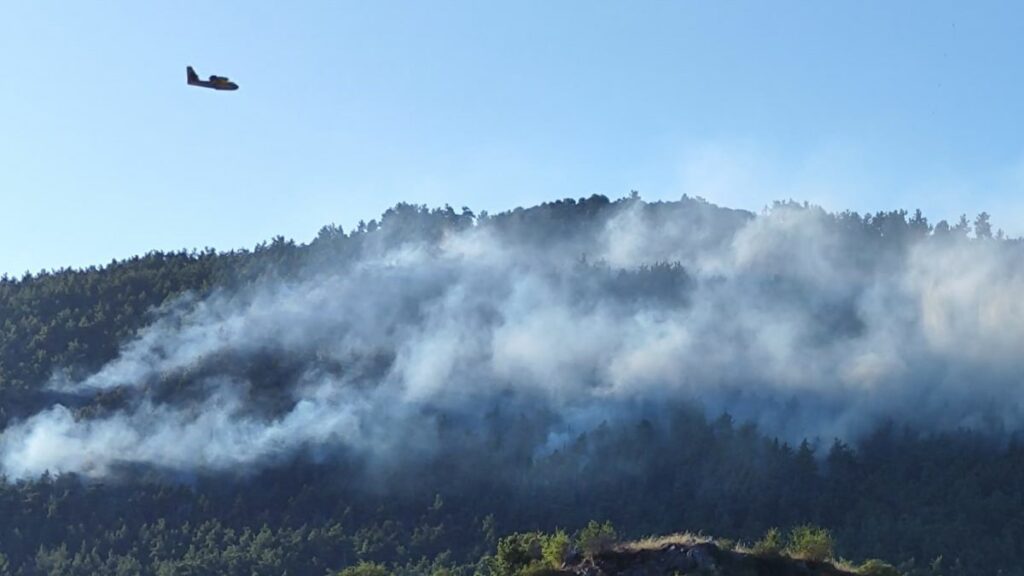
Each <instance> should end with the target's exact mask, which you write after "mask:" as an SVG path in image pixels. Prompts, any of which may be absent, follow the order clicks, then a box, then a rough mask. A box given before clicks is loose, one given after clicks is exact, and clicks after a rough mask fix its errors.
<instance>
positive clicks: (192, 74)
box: [185, 66, 199, 84]
mask: <svg viewBox="0 0 1024 576" xmlns="http://www.w3.org/2000/svg"><path fill="white" fill-rule="evenodd" d="M185 70H186V72H187V73H188V83H189V84H191V83H193V82H198V81H199V74H196V71H195V70H193V69H192V67H191V66H188V67H187V68H186V69H185Z"/></svg>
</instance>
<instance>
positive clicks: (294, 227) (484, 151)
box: [0, 0, 1024, 274]
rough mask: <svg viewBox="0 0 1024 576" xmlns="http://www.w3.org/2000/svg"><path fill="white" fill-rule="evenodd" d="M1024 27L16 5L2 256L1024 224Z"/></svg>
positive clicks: (854, 17) (492, 5)
mask: <svg viewBox="0 0 1024 576" xmlns="http://www.w3.org/2000/svg"><path fill="white" fill-rule="evenodd" d="M1022 39H1024V8H1021V5H1020V4H1018V3H1011V2H1006V3H1002V4H995V3H982V2H971V3H967V2H961V3H956V4H954V3H952V2H940V1H935V2H898V3H894V2H881V1H872V2H864V1H857V2H853V1H848V2H838V1H837V2H811V1H804V2H786V1H772V2H760V1H757V2H755V1H750V2H731V1H714V2H696V1H692V2H690V1H681V0H679V1H648V2H642V1H637V2H626V1H621V0H616V1H599V0H585V1H569V0H559V1H551V0H516V1H514V2H480V1H476V0H472V1H469V0H467V1H460V2H453V1H448V0H430V1H427V2H424V1H411V0H410V1H404V2H397V1H380V2H377V1H373V2H369V1H362V2H348V1H341V0H332V1H326V0H325V1H319V2H314V1H302V2H279V1H270V0H245V1H241V0H239V1H218V2H211V1H209V0H176V1H174V2H139V1H137V0H136V1H128V0H125V1H119V2H115V1H102V0H101V1H96V2H65V1H63V0H61V1H59V2H58V1H56V0H32V1H28V0H25V1H15V2H8V3H5V4H3V5H2V6H0V64H2V70H3V81H2V83H0V194H2V204H0V242H2V246H3V247H4V248H3V250H0V272H8V273H11V274H20V273H22V272H24V271H25V270H31V271H37V270H39V269H41V268H47V269H50V268H56V267H61V266H75V267H79V266H84V265H88V264H93V263H95V264H103V263H106V262H109V261H110V259H111V258H123V257H126V256H129V255H132V254H138V253H143V252H146V251H147V250H150V249H165V250H172V249H179V248H192V247H196V248H202V247H204V246H212V247H214V248H217V249H230V248H237V247H250V248H251V247H252V246H253V245H254V244H256V243H257V242H259V241H261V240H267V239H270V238H271V237H272V236H274V235H276V234H282V235H284V236H286V237H289V238H294V239H295V240H296V241H299V242H306V241H309V240H310V239H311V238H312V237H314V236H315V234H316V232H317V230H318V229H319V228H320V226H322V225H324V224H327V223H330V222H334V223H337V224H341V225H342V226H344V227H345V228H346V229H348V228H350V227H351V226H352V225H353V224H355V223H356V222H358V221H359V220H360V219H365V220H370V219H371V218H376V217H379V215H380V213H381V212H383V211H384V210H385V209H387V208H388V207H389V206H392V205H394V204H395V203H396V202H399V201H403V200H404V201H409V202H415V203H424V204H428V205H431V206H435V205H436V206H441V205H443V204H445V203H449V204H451V205H452V206H454V207H455V208H456V209H458V208H460V207H462V206H464V205H465V206H469V207H471V208H473V209H474V210H477V211H479V210H481V209H486V210H489V211H491V212H495V211H499V210H503V209H509V208H514V207H515V206H520V205H523V206H525V205H530V204H535V203H538V202H541V201H544V200H551V199H556V198H564V197H580V196H588V195H590V194H594V193H600V194H606V195H608V196H611V197H613V198H614V197H619V196H623V195H626V194H628V193H629V190H631V189H637V190H639V191H640V193H641V195H642V196H643V197H644V198H645V199H648V200H655V199H676V198H679V197H680V196H681V195H682V194H684V193H688V194H690V195H702V196H704V197H706V198H708V199H709V200H711V201H713V202H716V203H721V204H726V205H729V206H733V207H743V208H748V209H753V210H759V209H760V208H761V207H762V206H764V205H765V204H767V203H770V202H771V200H774V199H783V198H788V197H792V198H794V199H798V200H804V199H806V200H809V201H812V202H818V203H821V204H823V205H824V206H826V207H827V208H829V209H846V208H849V209H853V210H857V211H860V212H864V211H867V210H870V211H875V210H880V209H895V208H906V209H909V210H912V209H913V208H916V207H920V208H921V209H923V210H924V211H925V213H926V214H928V215H929V216H931V218H932V221H933V222H934V221H936V220H937V219H939V218H949V219H952V218H955V217H956V216H957V215H959V213H961V212H966V213H968V215H969V216H971V217H973V215H974V214H976V213H977V212H979V211H981V210H987V211H989V212H990V213H991V214H993V221H994V224H995V225H996V226H997V227H1002V228H1004V229H1005V230H1006V231H1007V232H1010V233H1013V234H1014V235H1018V234H1024V202H1022V201H1021V200H1020V198H1021V195H1022V192H1024V142H1022V138H1021V128H1020V127H1021V121H1022V119H1024V114H1022V113H1024V80H1022V78H1024V65H1022V64H1024V62H1022V57H1024V49H1022V47H1024V44H1022ZM187 64H192V65H193V66H195V67H196V68H197V70H198V72H199V73H200V75H202V76H204V77H205V76H207V75H209V74H214V73H215V74H220V75H227V76H230V77H231V78H232V79H233V80H236V81H237V82H238V83H239V84H240V85H241V89H240V90H239V91H237V92H214V91H209V90H202V89H198V88H191V87H188V86H186V85H185V66H186V65H187Z"/></svg>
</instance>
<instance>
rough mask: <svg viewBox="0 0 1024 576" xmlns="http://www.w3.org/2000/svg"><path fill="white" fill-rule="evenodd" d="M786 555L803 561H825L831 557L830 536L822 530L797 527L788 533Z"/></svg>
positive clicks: (805, 526) (810, 527)
mask: <svg viewBox="0 0 1024 576" xmlns="http://www.w3.org/2000/svg"><path fill="white" fill-rule="evenodd" d="M786 553H787V554H789V555H790V556H792V557H794V558H802V559H805V560H818V561H823V560H827V559H829V558H831V557H832V535H831V534H829V532H828V530H825V529H824V528H818V527H815V526H810V525H804V526H797V527H796V528H793V530H792V531H791V532H790V533H789V544H788V545H787V546H786Z"/></svg>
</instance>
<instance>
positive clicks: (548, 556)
mask: <svg viewBox="0 0 1024 576" xmlns="http://www.w3.org/2000/svg"><path fill="white" fill-rule="evenodd" d="M541 549H542V553H543V555H544V561H545V562H546V563H547V564H548V565H549V566H551V567H552V568H560V567H561V566H562V564H563V563H564V562H565V559H566V557H567V556H568V554H569V535H568V534H566V533H565V531H563V530H558V531H556V532H555V533H554V534H552V535H551V536H548V537H547V538H546V539H545V540H544V543H543V544H542V545H541Z"/></svg>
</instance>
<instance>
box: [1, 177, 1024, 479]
mask: <svg viewBox="0 0 1024 576" xmlns="http://www.w3.org/2000/svg"><path fill="white" fill-rule="evenodd" d="M986 225H987V222H986V221H985V220H984V216H983V217H982V220H980V221H979V223H978V225H977V226H976V227H977V228H978V230H977V236H978V237H977V238H973V239H972V238H969V237H968V230H969V228H970V227H969V226H963V227H961V228H957V229H953V230H949V229H948V226H946V225H945V223H941V224H940V225H939V227H938V228H937V229H936V230H932V229H931V227H930V226H928V224H927V222H926V220H925V219H924V218H923V217H921V216H920V215H917V216H915V217H914V218H911V219H910V221H907V219H906V218H905V216H904V214H903V213H887V214H879V215H877V216H872V217H867V218H860V217H858V216H857V215H854V214H840V215H832V214H827V213H825V212H824V211H822V210H819V209H815V208H808V207H803V206H798V205H789V204H781V205H777V206H775V207H774V208H773V209H771V210H770V211H767V212H765V213H764V214H761V215H753V214H749V213H744V212H737V211H731V210H725V209H721V208H717V207H715V206H712V205H710V204H707V203H704V202H702V201H699V200H691V199H684V200H682V201H680V202H671V203H657V204H647V203H644V202H642V201H640V200H639V199H636V198H632V199H625V200H622V201H619V202H614V203H610V202H608V201H606V200H605V199H603V198H600V197H594V198H591V199H589V200H584V201H580V202H578V203H577V202H573V201H566V202H560V203H556V204H551V205H545V206H541V207H538V208H535V209H532V210H516V211H513V212H510V213H506V214H501V215H499V216H495V217H488V216H486V215H483V216H481V217H480V218H475V217H474V216H473V215H472V213H470V212H468V211H465V210H464V211H463V213H461V214H459V213H456V212H454V211H451V210H450V209H449V210H434V211H430V210H427V209H425V208H417V207H413V206H407V205H404V206H397V207H396V208H394V209H393V210H390V211H388V212H387V213H386V214H385V215H384V216H383V217H382V219H381V221H380V223H376V222H371V223H370V225H368V226H367V227H366V228H365V230H363V229H360V230H359V231H357V232H355V233H353V234H350V235H345V234H343V233H342V232H341V231H340V230H337V229H334V228H325V229H324V230H323V231H322V233H321V235H320V237H319V238H318V239H317V240H316V241H315V242H313V243H312V244H311V245H310V246H307V247H301V248H298V247H297V248H295V249H294V250H293V251H291V252H289V253H288V256H287V260H286V261H284V262H273V261H270V262H263V263H261V264H263V265H265V267H266V270H264V271H261V272H262V273H261V274H260V275H259V276H255V277H254V278H253V279H251V280H250V281H247V282H244V283H232V284H229V285H226V286H223V287H221V286H216V285H214V286H211V287H210V288H209V289H208V290H206V291H204V292H202V293H199V294H196V293H194V292H191V291H186V292H184V293H182V294H180V295H175V296H173V297H171V295H168V297H167V299H166V300H164V301H163V302H162V306H161V307H160V308H159V309H157V310H155V311H152V312H149V311H144V310H137V311H135V312H136V313H137V314H139V315H142V314H143V313H145V314H146V315H147V320H146V321H145V322H144V323H138V330H137V332H136V333H134V334H133V335H131V336H127V335H125V336H124V337H123V338H121V339H120V341H118V342H117V343H116V344H117V345H118V346H119V349H118V351H117V353H116V355H111V356H112V357H110V358H109V359H108V360H109V361H106V362H105V363H102V364H101V365H94V366H93V367H92V369H88V370H83V369H82V366H75V365H69V366H59V365H58V366H53V368H54V371H53V372H52V377H50V378H48V380H47V381H46V382H37V383H31V385H35V386H38V387H39V388H42V389H46V390H50V391H52V393H53V394H54V395H55V396H54V400H53V401H52V403H51V405H49V406H42V407H40V409H39V410H38V411H36V412H35V413H33V414H27V415H26V416H27V417H26V418H23V419H21V418H19V419H17V420H16V421H13V422H11V423H10V424H9V426H8V427H7V429H6V430H5V433H4V437H3V442H2V454H3V460H2V463H3V468H4V471H5V473H6V474H8V475H9V476H12V477H19V478H20V477H33V476H38V475H39V474H42V473H43V472H44V471H47V470H49V471H51V472H77V473H83V474H86V475H90V476H103V475H106V474H108V473H110V472H111V471H112V469H113V468H115V467H117V466H118V465H121V464H128V465H135V464H145V465H153V466H157V467H162V468H170V469H174V470H180V471H185V472H194V471H203V470H240V469H241V470H244V469H247V468H249V467H253V466H258V465H262V464H265V463H270V462H272V461H273V460H274V459H276V458H280V457H288V456H291V455H293V454H295V453H296V452H310V453H313V454H315V455H317V456H319V457H330V456H331V454H332V453H337V452H341V451H345V452H351V453H355V454H358V455H361V456H364V457H366V458H367V459H369V460H370V461H372V463H375V464H384V465H394V464H396V463H400V462H401V461H403V460H404V459H407V458H410V459H415V458H419V457H423V456H425V455H429V454H431V453H434V452H435V451H436V450H438V448H439V442H440V437H439V435H438V434H439V432H438V429H439V426H441V425H442V424H443V425H444V426H447V427H454V428H457V429H459V430H461V431H462V432H464V433H465V434H466V435H467V438H466V439H465V441H466V442H470V443H472V442H474V441H476V440H477V439H478V438H477V437H475V436H474V434H475V433H476V432H479V431H481V430H485V429H486V428H487V427H488V426H490V425H493V424H489V421H488V417H489V416H488V415H490V414H493V413H494V410H496V409H499V408H502V407H509V406H522V407H524V409H525V410H528V411H529V412H530V413H532V414H533V415H534V421H532V422H531V426H530V427H529V429H524V430H523V431H522V433H523V435H524V437H523V438H522V439H521V440H522V442H526V443H528V444H530V446H529V449H530V450H533V451H537V452H550V451H552V450H555V449H557V448H559V447H561V446H562V445H564V444H565V443H566V442H567V441H569V440H571V438H572V436H573V435H574V434H579V433H582V432H586V431H589V430H593V429H594V428H596V427H597V426H598V425H600V424H601V423H602V422H605V421H614V420H620V419H622V418H626V419H629V418H634V417H636V416H638V415H643V416H645V417H648V418H653V419H657V418H658V414H659V412H661V411H665V410H671V408H672V407H673V406H677V405H679V404H681V403H693V402H696V403H697V404H699V405H700V406H702V407H704V408H706V409H707V410H708V411H709V413H710V414H712V415H716V414H719V413H722V412H729V413H730V414H732V415H733V416H734V417H736V418H737V419H738V420H741V421H750V422H754V423H756V424H757V426H758V428H759V429H760V430H762V431H763V432H766V433H768V434H770V435H772V436H778V437H781V438H783V439H785V440H788V441H790V442H799V441H800V440H801V439H803V438H809V439H812V440H813V439H816V438H817V439H822V440H823V441H825V442H831V441H832V440H833V439H834V438H839V439H843V440H846V441H854V440H856V439H857V438H859V437H860V435H862V434H864V433H865V432H868V431H870V430H871V428H872V427H873V426H875V425H876V424H878V423H880V422H883V421H885V420H888V419H893V420H896V421H898V422H901V423H906V424H909V425H911V426H912V427H913V428H915V429H919V430H923V431H936V430H954V429H957V428H961V427H967V428H971V429H975V430H979V431H982V432H986V433H1002V432H1013V431H1016V430H1017V429H1018V428H1019V427H1020V425H1021V424H1022V420H1021V416H1022V410H1024V409H1022V407H1021V404H1020V401H1019V396H1020V392H1019V378H1020V375H1021V374H1022V373H1024V356H1022V355H1021V354H1020V353H1019V352H1020V343H1021V342H1022V341H1024V332H1022V331H1024V328H1022V326H1024V323H1022V322H1020V321H1019V320H1020V319H1021V317H1022V316H1024V304H1021V303H1020V301H1019V299H1018V298H1017V297H1016V295H1017V294H1019V293H1020V291H1021V288H1024V266H1022V265H1021V264H1022V260H1021V255H1022V250H1021V248H1020V245H1019V244H1018V243H1016V242H1008V241H999V240H996V239H993V238H991V233H990V232H989V231H988V229H987V228H986ZM265 260H269V259H265ZM31 282H32V281H28V282H26V284H31ZM20 288H21V290H27V289H28V287H27V286H23V287H20ZM127 289H128V290H131V288H127ZM6 291H7V293H8V294H11V295H12V296H16V295H17V294H18V292H19V289H18V287H14V286H8V287H6ZM9 299H13V298H12V297H9ZM58 314H61V312H58ZM43 320H44V321H45V320H46V319H45V318H44V319H43ZM10 323H11V320H8V324H10ZM58 329H59V327H58ZM71 345H73V343H69V346H71ZM113 345H114V343H113V342H108V343H105V346H102V347H101V349H106V350H111V349H112V347H113ZM4 369H5V372H7V371H10V368H9V367H8V366H4ZM101 400H102V401H101ZM76 406H89V407H93V406H102V407H103V408H102V409H98V408H97V409H91V410H87V411H84V412H83V416H82V417H80V418H76V416H75V411H74V408H75V407H76ZM502 425H503V426H508V423H503V424H502ZM446 448H450V446H447V447H446Z"/></svg>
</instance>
